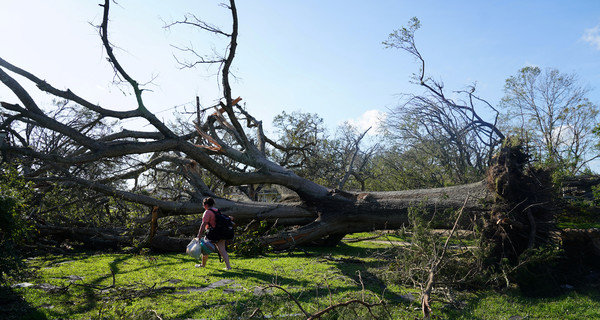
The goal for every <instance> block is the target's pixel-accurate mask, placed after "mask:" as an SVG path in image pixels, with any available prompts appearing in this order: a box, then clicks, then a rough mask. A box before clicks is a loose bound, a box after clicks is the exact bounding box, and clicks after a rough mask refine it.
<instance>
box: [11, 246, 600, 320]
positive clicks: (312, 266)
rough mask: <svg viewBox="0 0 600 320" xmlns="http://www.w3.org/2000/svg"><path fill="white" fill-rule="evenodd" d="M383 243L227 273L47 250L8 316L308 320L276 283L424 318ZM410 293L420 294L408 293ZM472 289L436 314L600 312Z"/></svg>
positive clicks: (309, 301)
mask: <svg viewBox="0 0 600 320" xmlns="http://www.w3.org/2000/svg"><path fill="white" fill-rule="evenodd" d="M356 237H359V238H362V237H365V235H358V236H356ZM398 241H400V240H399V239H398ZM381 250H386V244H385V243H381V242H370V241H360V242H356V243H347V244H341V245H339V246H338V247H336V248H331V249H318V248H306V252H307V253H308V255H307V254H305V253H303V252H297V253H293V254H279V255H276V254H269V255H266V256H264V257H258V258H242V257H239V256H236V255H235V254H232V255H231V261H232V266H233V268H234V269H233V270H232V271H226V270H224V264H222V263H219V261H218V259H217V256H216V255H213V256H211V258H210V260H209V263H208V266H207V267H206V268H196V267H195V266H194V265H195V264H196V263H197V261H195V260H194V259H192V258H190V257H189V256H186V255H185V254H183V253H181V254H149V255H132V254H85V253H80V254H74V255H68V256H45V257H38V258H35V259H30V260H28V265H29V267H30V268H32V269H35V270H36V272H35V276H34V277H31V278H30V279H27V280H25V281H26V282H29V283H31V284H33V286H29V287H25V288H17V287H2V288H1V290H0V314H4V317H5V318H6V319H158V317H157V316H160V318H162V319H248V318H249V317H250V316H251V315H252V314H254V316H255V318H268V317H282V316H285V317H282V318H285V319H303V318H305V317H304V315H303V313H302V311H301V310H300V308H299V307H298V306H297V305H296V304H295V303H294V302H293V301H292V300H291V299H290V298H289V297H288V295H287V293H285V292H284V291H282V290H280V289H278V288H274V287H271V288H267V287H269V286H270V285H277V286H280V287H281V288H283V289H285V290H287V291H288V292H289V293H290V294H291V295H292V296H293V297H294V298H295V299H297V301H298V302H299V303H300V304H301V306H302V308H303V309H304V310H306V311H307V312H309V313H315V312H317V311H318V310H322V309H324V308H327V307H328V306H330V305H331V304H335V303H339V302H343V301H347V300H350V299H359V300H364V301H367V302H370V303H377V302H379V301H380V299H383V300H384V301H385V307H382V306H378V307H374V308H373V309H372V312H373V315H371V314H369V313H368V310H367V309H366V308H365V307H363V306H360V305H358V304H352V305H350V307H347V308H339V309H336V310H334V311H333V312H330V313H328V314H327V315H326V316H325V317H324V319H371V318H373V316H377V317H380V318H383V319H415V318H420V316H421V313H420V309H419V302H418V301H419V291H418V290H416V289H413V288H405V287H401V286H399V285H397V284H394V283H386V281H385V277H383V276H382V274H381V273H382V270H384V269H385V266H386V264H385V263H382V262H381V261H378V260H377V259H375V258H374V256H375V253H376V252H377V251H381ZM113 274H114V286H113ZM75 276H77V278H76V277H75ZM74 279H80V280H74ZM21 282H24V281H21ZM13 284H14V283H13ZM218 284H221V286H217V285H218ZM262 288H267V289H266V290H261V289H262ZM409 293H410V294H411V295H412V296H413V297H415V298H416V301H413V302H411V301H409V300H408V299H407V298H406V297H407V296H408V295H409ZM463 296H464V299H462V301H463V302H464V303H463V304H462V305H461V306H460V307H456V306H455V307H448V306H446V305H445V303H442V302H440V301H439V299H438V300H437V301H434V303H433V308H434V310H433V313H434V315H435V319H508V318H509V317H511V316H515V315H518V316H522V317H528V319H576V318H577V319H584V318H587V319H591V318H597V317H600V295H599V294H598V293H587V294H577V293H574V292H573V293H570V294H567V295H564V296H561V297H558V298H552V299H548V298H546V299H531V298H523V297H521V296H520V295H519V294H518V291H516V290H512V291H508V292H507V293H503V294H499V293H496V292H492V291H482V292H479V293H470V294H468V295H463ZM1 301H4V302H1ZM557 315H560V316H558V317H557Z"/></svg>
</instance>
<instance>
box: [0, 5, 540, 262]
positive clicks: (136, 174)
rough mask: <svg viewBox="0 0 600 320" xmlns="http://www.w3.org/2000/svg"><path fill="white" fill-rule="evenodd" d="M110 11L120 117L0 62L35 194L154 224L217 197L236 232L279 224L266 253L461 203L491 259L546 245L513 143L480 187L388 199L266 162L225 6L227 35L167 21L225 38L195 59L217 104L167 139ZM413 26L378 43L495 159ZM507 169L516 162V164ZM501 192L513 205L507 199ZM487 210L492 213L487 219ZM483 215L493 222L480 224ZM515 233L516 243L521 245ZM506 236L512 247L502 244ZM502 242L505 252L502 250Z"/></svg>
mask: <svg viewBox="0 0 600 320" xmlns="http://www.w3.org/2000/svg"><path fill="white" fill-rule="evenodd" d="M110 4H111V1H110V0H105V1H104V3H103V4H102V5H101V7H102V8H103V18H102V23H101V25H99V26H98V31H99V34H100V39H101V41H102V44H103V47H104V50H105V52H106V55H107V56H108V61H109V63H110V64H111V66H112V67H113V68H114V70H115V77H116V78H118V79H122V80H123V83H125V84H127V85H128V86H129V88H130V90H131V92H132V93H133V97H134V98H135V106H134V107H132V108H131V109H130V110H128V111H116V110H113V109H110V108H105V107H103V106H101V105H98V104H95V103H92V102H90V101H89V100H86V99H85V98H84V97H81V96H79V95H78V94H77V93H76V90H71V89H66V90H62V89H58V87H57V86H55V85H53V84H51V83H48V82H46V81H44V80H42V78H40V77H37V76H35V75H34V74H32V73H30V72H28V71H26V70H23V69H21V68H19V67H18V66H15V65H13V64H11V63H10V62H8V61H6V60H4V59H2V58H0V81H1V82H2V83H3V84H4V86H5V87H6V88H8V89H9V90H10V91H12V93H14V95H15V97H16V101H1V102H0V104H1V108H2V111H3V116H2V119H1V120H2V122H1V123H0V130H2V131H6V132H8V134H9V137H10V139H9V140H10V143H6V144H3V145H2V147H1V150H2V153H3V158H7V159H13V160H14V159H20V161H21V162H20V166H21V167H22V172H23V174H24V175H25V176H26V177H27V178H28V179H29V180H31V181H35V182H36V183H37V184H38V185H44V184H59V185H61V186H63V187H68V188H86V189H89V190H93V191H95V192H98V193H102V194H105V195H108V196H112V197H116V198H119V199H124V200H126V201H130V202H135V203H138V204H143V205H146V206H148V208H155V207H156V208H158V209H159V210H158V211H157V215H156V216H155V218H158V219H160V218H164V217H168V216H178V215H192V214H198V213H200V212H201V211H202V206H201V200H202V198H204V197H206V196H212V197H215V198H217V206H218V207H219V208H220V209H221V210H222V211H223V212H224V213H226V214H228V215H231V216H233V217H234V218H235V219H236V221H237V222H238V223H246V222H250V221H253V220H263V221H268V222H269V223H272V224H277V225H278V226H282V227H289V228H286V229H285V230H283V231H282V232H280V233H278V234H275V235H269V236H267V237H264V238H263V239H262V243H263V244H264V245H270V246H273V247H276V248H278V249H285V248H290V247H293V246H295V245H300V244H306V243H312V242H315V241H325V242H326V243H329V244H335V243H337V242H338V241H339V240H340V239H341V238H342V237H343V236H344V235H345V234H348V233H353V232H361V231H371V230H374V229H394V228H399V227H401V226H404V225H407V224H408V223H409V221H408V218H407V212H408V209H409V208H411V207H414V206H422V207H424V208H426V209H427V212H430V214H431V215H432V216H434V215H438V216H439V215H441V214H442V213H448V212H452V211H456V210H458V209H460V208H463V204H464V209H463V210H464V211H463V220H462V221H461V222H460V223H461V224H462V225H463V226H464V227H472V226H473V225H474V224H480V225H485V226H486V227H487V228H488V233H489V237H490V238H495V239H497V241H498V244H497V245H498V247H497V248H499V249H498V250H499V252H497V254H496V256H497V257H504V256H507V255H509V254H507V252H508V251H510V252H513V254H510V255H511V256H515V255H517V256H518V254H519V253H520V252H522V250H524V248H527V247H529V246H534V245H536V244H537V243H539V242H538V241H537V240H535V239H537V238H538V237H540V235H543V236H544V237H546V235H547V234H548V233H547V232H546V231H543V232H542V231H540V230H541V228H540V227H539V226H540V225H541V224H545V223H546V222H548V216H547V215H546V213H544V211H543V210H542V208H546V207H551V203H550V202H544V203H543V205H540V204H536V202H535V201H537V200H536V199H537V198H539V197H543V198H544V199H550V198H551V197H550V196H548V195H549V194H550V193H548V192H547V191H549V190H547V189H544V188H545V187H546V186H545V185H543V186H542V187H543V188H537V189H536V188H533V187H532V188H530V189H528V190H527V191H528V192H527V193H523V192H520V193H511V192H512V191H515V190H520V191H524V189H520V188H518V186H537V185H536V184H535V183H532V182H531V181H539V180H536V179H537V178H538V177H534V176H531V175H528V174H525V173H524V165H525V163H526V161H522V162H519V161H521V160H525V159H522V157H523V156H522V154H520V153H518V152H514V151H515V150H516V149H515V148H518V146H512V147H507V148H506V149H505V150H504V152H501V153H500V156H498V157H497V159H499V160H496V166H494V167H493V168H494V169H493V170H492V171H490V176H489V177H488V179H487V181H481V182H478V183H473V184H468V185H462V186H454V187H446V188H438V189H427V190H410V191H395V192H349V191H344V190H337V189H330V188H327V187H325V186H322V185H319V184H317V183H315V182H313V181H310V180H308V179H305V178H303V177H300V176H298V175H297V174H295V173H294V172H293V171H291V170H289V169H288V168H285V167H284V166H282V165H279V164H277V163H275V162H273V161H272V160H270V159H269V158H268V157H267V155H266V152H265V150H266V148H268V147H269V148H278V149H281V150H285V148H286V146H282V145H279V144H277V143H276V142H274V141H273V140H271V139H269V138H268V137H267V136H265V135H264V132H263V130H262V123H261V122H260V121H259V120H257V119H256V118H254V117H253V116H252V115H251V114H250V113H249V112H248V111H247V110H246V109H245V108H243V107H242V106H241V105H240V104H239V102H240V100H241V99H240V98H235V96H234V95H233V93H232V87H231V84H230V69H231V66H232V63H233V61H234V58H235V55H236V49H237V36H238V17H237V9H236V6H235V2H234V1H233V0H231V1H230V2H229V5H228V6H227V9H228V10H229V11H230V13H231V19H232V28H231V31H230V32H225V31H222V30H220V29H218V28H216V27H213V26H210V25H208V24H206V23H203V22H202V21H200V20H197V19H196V20H195V21H192V20H189V19H186V20H184V21H179V22H176V23H174V24H173V25H178V24H184V25H194V26H196V27H198V28H201V29H204V30H206V31H209V32H213V33H217V34H220V35H222V36H226V37H228V39H229V45H228V46H227V49H226V52H225V54H224V55H223V57H222V58H219V59H201V61H200V63H218V64H219V65H220V70H221V73H220V76H221V87H222V90H223V92H222V98H221V99H220V102H219V103H218V104H217V105H215V106H214V107H213V108H212V113H211V114H209V115H208V116H207V117H201V114H200V113H198V119H197V121H196V123H195V124H194V127H193V128H191V129H190V130H188V131H186V132H183V133H178V132H176V131H175V130H173V128H170V127H169V126H167V125H166V124H165V123H164V122H163V121H161V120H160V119H158V118H157V117H156V115H155V114H153V113H151V112H150V111H149V110H148V109H147V108H146V105H145V102H144V96H143V93H144V88H143V86H142V85H140V83H139V82H138V81H137V80H135V79H134V78H132V77H131V76H130V75H129V74H128V73H127V71H126V68H125V66H123V65H122V64H121V63H120V62H119V59H118V57H117V56H116V55H115V52H114V50H113V45H112V44H111V42H110V41H109V37H108V34H109V32H108V30H109V22H110V19H109V12H110ZM194 19H195V17H194ZM173 25H172V26H173ZM417 28H418V24H415V25H413V26H412V27H411V28H409V29H403V32H402V33H400V34H397V37H396V38H395V39H392V40H390V41H391V42H389V43H388V44H389V45H390V46H391V47H397V48H401V49H404V50H406V51H407V52H409V53H410V54H412V55H413V56H414V57H416V58H417V59H418V61H420V62H421V73H420V75H418V76H417V79H416V80H417V83H418V84H419V85H421V86H422V87H424V88H425V89H426V90H427V91H428V92H430V94H431V95H432V96H434V97H435V98H436V100H437V101H438V102H441V103H442V104H443V107H444V108H445V109H444V110H445V111H444V112H449V113H452V117H453V118H461V119H464V120H465V121H466V122H465V123H466V124H465V126H464V128H462V130H471V131H473V132H475V133H476V135H475V136H477V137H479V139H480V141H481V142H483V143H484V144H485V145H486V146H487V147H488V148H489V152H490V157H491V154H492V150H497V147H498V146H499V145H500V143H501V142H502V141H505V140H506V139H505V136H504V135H503V134H502V132H500V130H498V128H497V127H496V125H495V123H490V122H486V121H484V120H483V119H482V118H481V117H480V116H479V115H478V113H477V112H476V110H475V107H476V104H477V103H483V104H484V105H485V106H487V107H491V106H490V105H489V103H487V102H485V100H482V99H480V98H478V97H477V96H475V95H474V88H473V90H469V91H462V92H460V93H462V94H464V95H465V96H466V99H465V102H464V103H457V102H454V101H453V100H451V99H448V98H447V97H446V96H445V94H444V91H443V85H442V84H440V83H436V82H435V81H433V80H431V79H429V78H426V77H425V69H424V66H425V61H424V59H423V58H422V57H421V55H420V53H419V52H418V50H417V49H416V47H415V45H414V38H413V36H414V31H415V30H416V29H417ZM15 75H16V76H20V77H22V78H23V79H25V81H27V82H30V83H33V84H34V85H36V86H37V88H38V89H39V90H40V91H41V92H43V93H47V94H49V95H52V96H53V97H55V98H56V99H60V100H61V101H65V102H64V103H63V104H61V105H60V107H61V108H63V109H58V110H51V111H44V110H42V108H40V106H39V105H40V104H39V103H38V101H36V99H34V97H33V95H32V94H30V92H28V91H27V90H26V89H25V87H24V86H23V85H21V83H20V82H19V81H17V78H16V77H15ZM71 105H74V106H71ZM492 109H493V108H492ZM64 110H69V111H74V112H75V113H76V115H75V116H72V115H71V116H70V117H66V116H64V115H63V113H61V111H64ZM82 115H85V116H82ZM127 119H142V120H145V121H147V122H148V123H149V124H150V125H151V127H152V128H153V131H151V132H141V131H132V130H127V129H122V130H121V131H118V132H113V131H111V130H107V129H106V127H105V122H106V121H107V120H111V121H114V120H116V121H123V120H127ZM243 124H245V125H243ZM113 127H114V126H113ZM33 135H37V138H40V137H42V136H44V137H46V138H45V139H35V140H36V141H37V142H36V143H35V144H32V143H30V142H31V140H32V139H31V138H32V137H33ZM4 155H6V156H4ZM519 157H521V158H519ZM511 159H513V160H511ZM515 159H516V160H515ZM490 161H491V159H490ZM513 163H518V164H519V165H518V166H514V165H512V164H513ZM513 170H516V171H513ZM152 174H162V175H174V176H176V177H177V179H180V180H182V181H185V182H186V185H185V189H182V190H181V192H180V193H181V194H180V195H178V196H177V197H173V198H166V199H165V198H163V197H159V196H152V195H149V194H148V193H147V192H145V190H144V189H143V188H137V183H138V181H139V180H141V179H142V177H143V176H144V175H152ZM207 174H210V175H212V176H214V177H216V178H218V179H219V180H220V181H222V182H224V183H225V184H226V185H229V186H242V185H258V184H268V185H279V186H283V187H286V188H288V189H290V190H292V191H293V192H294V193H295V195H296V196H297V197H296V199H297V201H296V202H285V203H258V202H236V201H232V200H228V199H226V198H224V197H218V196H217V195H216V194H215V193H214V192H213V190H211V188H210V187H209V186H208V185H207V184H206V182H205V180H204V178H205V177H206V175H207ZM508 177H510V178H508ZM127 179H134V180H135V182H136V186H134V187H133V188H128V185H127V184H124V183H123V181H124V180H127ZM511 190H512V191H511ZM508 194H516V195H517V196H515V197H510V196H508ZM523 196H524V198H523ZM530 196H531V197H530ZM499 199H501V200H503V201H502V203H503V205H502V206H499V205H498V203H499V201H498V200H499ZM544 201H545V200H544ZM493 207H494V208H495V211H491V209H492V208H493ZM490 212H493V214H492V215H490V214H489V213H490ZM511 213H517V214H516V216H517V217H518V218H517V219H512V216H513V215H512V214H511ZM151 220H152V217H151V215H148V217H147V218H145V219H144V221H146V222H150V221H151ZM450 221H452V219H451V218H450V219H449V220H448V221H447V223H448V224H447V225H446V226H450V225H451V222H450ZM441 223H442V224H443V222H441ZM40 229H41V230H44V232H46V234H48V235H49V234H67V235H69V237H71V238H74V239H79V240H81V241H84V240H85V239H95V240H97V244H98V245H99V246H101V245H110V243H111V242H112V243H119V242H121V241H122V242H124V243H127V242H128V241H130V240H131V239H132V236H128V237H123V236H117V235H114V234H112V235H111V234H110V232H106V230H104V231H102V230H97V231H98V232H97V233H96V234H92V233H89V232H91V230H85V229H81V228H69V227H64V226H63V227H60V228H52V227H50V226H46V227H43V228H40ZM507 230H511V231H510V232H508V231H507ZM515 230H516V231H515ZM100 231H102V232H100ZM86 232H88V233H87V234H86ZM513 233H515V234H514V235H513ZM523 234H525V237H524V238H521V236H522V235H523ZM506 235H509V236H510V237H511V238H510V239H508V240H507V238H506V237H505V236H506ZM523 239H525V240H524V242H525V243H526V244H525V245H524V246H521V245H519V246H517V247H515V246H514V245H512V241H516V242H519V243H522V242H523ZM90 241H91V240H90ZM169 241H179V242H181V241H185V240H181V239H179V240H172V237H170V235H168V234H160V233H158V234H156V236H154V237H153V238H152V239H151V241H150V243H151V246H153V247H155V248H169V247H172V243H169ZM179 242H177V243H178V245H179ZM90 243H91V242H90ZM508 243H511V245H510V246H509V245H507V244H508Z"/></svg>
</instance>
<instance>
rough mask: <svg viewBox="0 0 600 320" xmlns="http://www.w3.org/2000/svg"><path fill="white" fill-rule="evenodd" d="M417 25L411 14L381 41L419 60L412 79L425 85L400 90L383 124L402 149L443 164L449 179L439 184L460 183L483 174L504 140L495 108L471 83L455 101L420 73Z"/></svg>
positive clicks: (387, 46)
mask: <svg viewBox="0 0 600 320" xmlns="http://www.w3.org/2000/svg"><path fill="white" fill-rule="evenodd" d="M419 27H420V22H419V20H418V19H417V18H413V19H412V20H411V25H410V26H409V27H408V28H402V29H399V30H396V31H394V32H393V33H391V34H390V35H389V37H388V40H387V41H384V42H383V44H384V45H385V47H386V48H395V49H401V50H404V51H406V52H408V53H409V54H411V55H412V56H413V57H414V58H415V59H416V60H417V61H419V62H420V64H421V68H420V70H419V73H418V74H415V75H413V81H414V83H416V84H418V85H420V86H422V87H423V88H425V93H424V94H421V95H406V99H405V102H404V103H403V104H402V105H401V106H399V107H398V108H397V109H396V110H393V111H392V112H391V113H390V115H389V116H388V121H387V129H388V131H389V132H390V137H391V138H392V139H399V140H401V141H403V143H406V144H407V145H406V147H405V149H404V150H411V149H412V150H413V151H415V152H418V153H420V154H421V155H422V156H424V157H426V158H427V159H431V160H432V161H435V163H434V165H436V166H441V167H443V168H444V169H445V171H446V174H445V176H446V179H449V180H450V181H444V183H446V182H450V183H465V182H468V181H470V180H472V179H473V176H475V177H477V176H478V177H481V176H482V175H483V173H484V172H485V169H486V168H487V165H488V163H489V162H490V160H491V158H492V155H493V154H494V152H496V151H497V149H496V148H497V147H498V146H499V145H500V143H501V142H502V140H503V139H504V134H503V133H502V132H501V131H500V130H499V129H498V127H497V126H496V122H497V119H498V111H497V110H496V109H495V108H494V107H492V106H491V105H490V104H489V103H488V102H487V101H485V100H483V99H481V98H479V97H478V96H476V95H475V86H471V87H470V88H468V89H467V90H459V91H456V92H455V93H456V94H457V95H458V96H459V100H457V101H455V100H453V99H451V98H449V97H447V96H446V92H445V91H444V84H443V83H442V82H440V81H436V80H434V79H432V78H430V77H427V76H426V75H425V59H424V58H423V56H422V55H421V53H420V52H419V50H418V49H417V47H416V44H415V39H414V32H415V31H416V30H417V29H419ZM481 108H487V109H488V110H489V111H491V112H492V114H493V115H494V116H495V117H494V121H493V122H488V121H486V120H485V119H484V118H483V117H482V116H480V114H479V109H481ZM472 171H475V174H473V173H472Z"/></svg>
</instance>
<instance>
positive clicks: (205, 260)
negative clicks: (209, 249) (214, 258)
mask: <svg viewBox="0 0 600 320" xmlns="http://www.w3.org/2000/svg"><path fill="white" fill-rule="evenodd" d="M207 261H208V255H207V254H202V267H206V262H207Z"/></svg>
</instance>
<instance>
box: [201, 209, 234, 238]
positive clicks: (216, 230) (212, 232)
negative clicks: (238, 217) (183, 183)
mask: <svg viewBox="0 0 600 320" xmlns="http://www.w3.org/2000/svg"><path fill="white" fill-rule="evenodd" d="M208 210H210V211H212V212H213V213H214V214H215V226H214V227H212V226H209V227H208V232H207V233H206V237H207V238H208V239H209V240H212V241H218V240H231V239H233V235H234V230H233V229H234V228H233V221H231V218H230V217H229V216H227V215H224V214H222V213H221V211H219V209H217V210H212V209H208Z"/></svg>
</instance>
